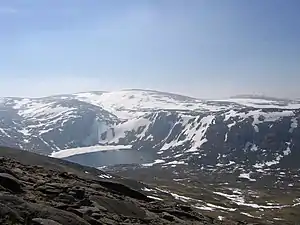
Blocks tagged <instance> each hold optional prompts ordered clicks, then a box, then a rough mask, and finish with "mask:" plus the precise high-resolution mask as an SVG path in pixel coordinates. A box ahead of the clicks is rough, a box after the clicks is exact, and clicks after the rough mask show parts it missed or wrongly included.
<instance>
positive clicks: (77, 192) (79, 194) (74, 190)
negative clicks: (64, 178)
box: [69, 187, 85, 199]
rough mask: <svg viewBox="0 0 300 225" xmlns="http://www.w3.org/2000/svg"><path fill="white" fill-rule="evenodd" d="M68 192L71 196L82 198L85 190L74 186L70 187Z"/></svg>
mask: <svg viewBox="0 0 300 225" xmlns="http://www.w3.org/2000/svg"><path fill="white" fill-rule="evenodd" d="M69 194H71V195H72V196H73V197H75V198H77V199H83V198H84V195H85V190H84V189H82V188H80V187H75V188H72V189H71V191H70V192H69Z"/></svg>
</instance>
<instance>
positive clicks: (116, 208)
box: [90, 196, 146, 218]
mask: <svg viewBox="0 0 300 225" xmlns="http://www.w3.org/2000/svg"><path fill="white" fill-rule="evenodd" d="M90 199H91V201H93V202H94V203H95V206H96V207H97V205H100V206H102V207H104V208H105V209H107V210H108V211H109V212H111V213H115V214H117V215H124V216H130V217H137V218H145V217H146V212H145V210H143V209H141V208H139V207H138V206H136V205H135V204H134V203H132V202H125V201H121V200H117V199H109V198H105V197H100V196H91V197H90ZM100 210H101V209H100Z"/></svg>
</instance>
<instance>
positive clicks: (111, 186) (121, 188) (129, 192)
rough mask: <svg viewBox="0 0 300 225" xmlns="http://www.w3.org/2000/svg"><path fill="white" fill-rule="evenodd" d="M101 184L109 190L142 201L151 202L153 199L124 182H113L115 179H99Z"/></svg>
mask: <svg viewBox="0 0 300 225" xmlns="http://www.w3.org/2000/svg"><path fill="white" fill-rule="evenodd" d="M99 184H100V185H101V186H103V187H106V188H108V190H109V191H112V192H117V193H120V194H122V195H125V196H128V197H131V198H134V199H137V200H142V201H147V202H151V201H153V199H150V198H148V197H147V196H146V195H144V194H143V193H141V192H139V191H136V190H133V189H131V188H129V187H127V186H126V185H124V184H121V183H118V182H113V181H99Z"/></svg>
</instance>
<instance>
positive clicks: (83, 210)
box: [77, 206, 100, 215]
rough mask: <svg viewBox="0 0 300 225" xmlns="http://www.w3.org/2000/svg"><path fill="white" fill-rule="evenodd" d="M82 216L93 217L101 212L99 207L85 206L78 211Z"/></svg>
mask: <svg viewBox="0 0 300 225" xmlns="http://www.w3.org/2000/svg"><path fill="white" fill-rule="evenodd" d="M77 210H78V211H79V212H81V213H82V214H86V215H92V213H99V212H100V210H99V209H98V208H97V207H89V206H83V207H80V208H79V209H77Z"/></svg>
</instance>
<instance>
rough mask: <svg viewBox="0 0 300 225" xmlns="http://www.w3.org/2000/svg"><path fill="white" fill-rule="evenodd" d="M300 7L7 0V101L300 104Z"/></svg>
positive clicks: (1, 57)
mask: <svg viewBox="0 0 300 225" xmlns="http://www.w3.org/2000/svg"><path fill="white" fill-rule="evenodd" d="M299 11H300V1H299V0H285V1H283V0H263V1H262V0H252V1H241V0H226V1H224V0H176V1H175V0H126V1H124V0H84V1H83V0H26V1H24V0H0V51H1V52H0V96H26V97H39V96H47V95H52V94H61V93H72V92H81V91H89V90H99V91H100V90H101V91H102V90H105V91H114V90H120V89H128V88H141V89H154V90H161V91H169V92H175V93H180V94H186V95H190V96H194V97H200V98H221V97H228V96H231V95H236V94H264V95H270V96H275V97H289V98H300V88H299V87H298V86H299V84H300V14H299Z"/></svg>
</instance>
